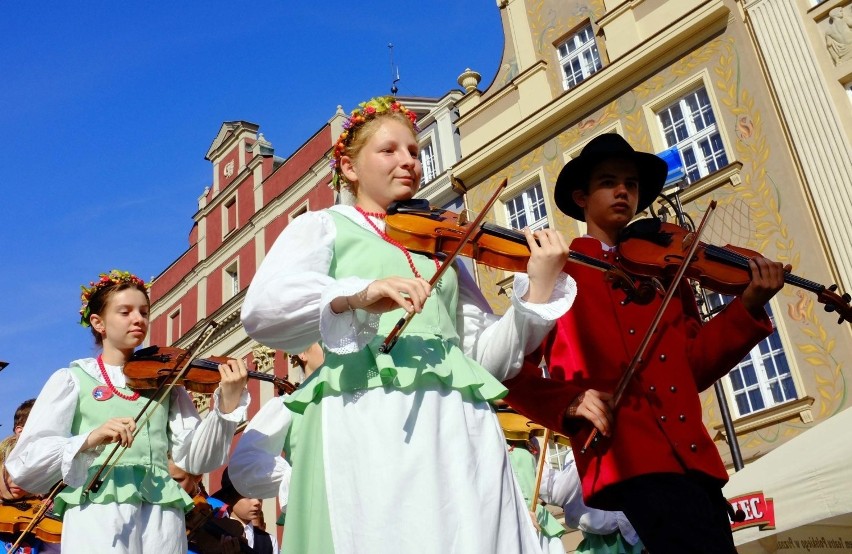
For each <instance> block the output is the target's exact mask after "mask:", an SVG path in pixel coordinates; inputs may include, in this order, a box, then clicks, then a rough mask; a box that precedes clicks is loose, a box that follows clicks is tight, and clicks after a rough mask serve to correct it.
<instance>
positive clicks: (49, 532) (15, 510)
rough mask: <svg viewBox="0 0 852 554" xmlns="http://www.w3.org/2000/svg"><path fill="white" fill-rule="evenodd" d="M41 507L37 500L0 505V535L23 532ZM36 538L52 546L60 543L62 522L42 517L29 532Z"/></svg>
mask: <svg viewBox="0 0 852 554" xmlns="http://www.w3.org/2000/svg"><path fill="white" fill-rule="evenodd" d="M41 507H42V501H41V500H39V499H37V498H27V499H21V500H15V501H12V502H8V503H3V504H0V533H12V534H17V533H21V532H22V531H25V530H26V529H27V527H29V526H30V524H31V523H32V521H33V519H35V518H36V516H37V514H38V512H39V510H40V509H41ZM30 534H31V535H34V536H35V537H36V538H38V539H40V540H42V541H44V542H49V543H53V544H58V543H60V542H62V522H61V521H59V520H58V519H57V518H56V517H55V516H51V515H47V516H45V517H43V518H42V519H41V520H40V521H39V522H38V524H37V525H36V527H35V529H33V530H32V531H30Z"/></svg>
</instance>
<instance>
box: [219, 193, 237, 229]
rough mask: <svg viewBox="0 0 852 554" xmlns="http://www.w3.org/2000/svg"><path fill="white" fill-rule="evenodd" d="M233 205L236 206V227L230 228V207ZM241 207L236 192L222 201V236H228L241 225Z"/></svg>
mask: <svg viewBox="0 0 852 554" xmlns="http://www.w3.org/2000/svg"><path fill="white" fill-rule="evenodd" d="M231 206H234V228H233V229H228V208H229V207H231ZM239 207H240V206H239V204H238V203H237V195H236V194H235V195H233V196H231V197H230V198H228V199H227V200H225V201H224V202H222V238H225V237H227V236H228V235H230V234H231V233H233V232H234V231H236V230H237V228H238V227H239V226H240V212H239Z"/></svg>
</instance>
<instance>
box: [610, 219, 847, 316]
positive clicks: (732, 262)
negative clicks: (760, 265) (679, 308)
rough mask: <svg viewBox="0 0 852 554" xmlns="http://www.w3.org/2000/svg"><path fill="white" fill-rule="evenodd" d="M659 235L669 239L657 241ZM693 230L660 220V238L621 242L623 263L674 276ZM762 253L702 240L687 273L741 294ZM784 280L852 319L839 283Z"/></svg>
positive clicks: (639, 270) (636, 272)
mask: <svg viewBox="0 0 852 554" xmlns="http://www.w3.org/2000/svg"><path fill="white" fill-rule="evenodd" d="M659 236H663V237H665V239H666V240H657V239H658V238H659ZM693 237H694V235H693V233H691V232H690V231H687V230H686V229H683V228H681V227H679V226H677V225H674V224H672V223H665V222H660V224H659V231H658V237H655V240H645V239H644V238H643V237H641V236H639V237H635V238H628V239H627V240H623V241H621V242H620V243H619V245H618V258H619V260H618V261H619V265H620V266H621V267H622V268H623V269H624V270H625V271H626V272H628V273H631V274H634V275H643V276H649V277H661V278H668V277H671V276H672V275H673V274H674V272H675V271H677V269H678V267H679V266H680V263H681V262H682V261H683V259H684V257H685V255H686V253H687V251H688V250H689V247H690V245H691V244H692V241H693ZM760 255H761V254H760V253H759V252H755V251H753V250H748V249H746V248H740V247H738V246H731V245H726V246H715V245H712V244H706V243H703V242H700V243H699V245H698V248H697V250H696V252H695V255H694V256H693V257H692V259H691V260H690V262H689V265H688V266H687V267H686V272H685V276H686V277H688V278H690V279H693V280H695V281H698V282H699V283H700V284H701V286H703V287H706V288H708V289H710V290H714V291H716V292H719V293H722V294H729V295H740V294H742V292H743V291H744V290H745V289H746V287H747V286H748V284H749V283H750V282H751V271H750V269H749V264H748V261H749V259H751V258H754V257H756V256H760ZM784 282H785V283H789V284H791V285H794V286H797V287H801V288H803V289H805V290H809V291H811V292H813V293H814V294H816V295H817V299H818V300H819V302H821V303H822V304H825V309H826V311H828V312H833V311H836V312H837V313H838V314H839V315H840V320H839V321H838V323H840V322H842V321H844V320H845V321H852V308H850V306H849V301H850V296H849V294H844V295H842V296H841V295H840V294H837V293H836V292H835V290H836V289H837V286H836V285H832V286H831V287H829V288H826V287H825V286H824V285H821V284H819V283H815V282H813V281H808V280H807V279H803V278H801V277H798V276H796V275H793V274H791V273H788V274H786V275H785V277H784Z"/></svg>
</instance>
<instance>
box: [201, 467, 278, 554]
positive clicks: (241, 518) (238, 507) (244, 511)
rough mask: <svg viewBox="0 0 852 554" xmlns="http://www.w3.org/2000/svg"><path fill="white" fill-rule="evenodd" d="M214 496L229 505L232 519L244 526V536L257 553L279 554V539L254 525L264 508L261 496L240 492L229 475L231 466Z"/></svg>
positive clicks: (223, 475)
mask: <svg viewBox="0 0 852 554" xmlns="http://www.w3.org/2000/svg"><path fill="white" fill-rule="evenodd" d="M212 496H213V498H216V499H218V500H221V501H222V502H224V503H225V504H227V505H228V506H229V509H230V514H231V516H230V517H231V519H233V520H236V521H238V522H240V524H242V526H243V536H244V537H245V539H246V541H247V542H248V545H249V547H251V548H252V551H253V552H256V553H257V554H273V553H274V554H277V553H278V540H277V539H276V538H275V537H274V536H273V535H270V534H269V533H267V532H266V531H264V530H263V529H261V528H258V527H255V526H254V520H255V519H257V518H258V517H259V516H260V514H261V513H262V512H261V509H262V504H261V500H260V499H259V498H247V497H245V496H243V495H242V494H240V492H239V491H237V489H236V488H234V485H233V483H232V482H231V479H230V477H229V468H225V472H224V473H223V474H222V488H221V489H219V490H218V491H216V492H215V493H213V495H212Z"/></svg>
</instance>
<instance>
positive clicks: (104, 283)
mask: <svg viewBox="0 0 852 554" xmlns="http://www.w3.org/2000/svg"><path fill="white" fill-rule="evenodd" d="M122 283H125V284H128V285H136V286H140V287H144V288H146V289H147V288H148V287H150V286H151V285H150V284H148V285H146V284H145V281H143V280H142V279H140V278H139V277H137V276H136V275H133V274H132V273H130V272H129V271H120V270H118V269H113V270H112V271H110V272H109V273H101V274H100V279H98V280H97V281H90V282H89V286H88V287H86V285H80V288H81V289H82V290H83V293H82V294H81V295H80V300H81V301H82V302H83V306H82V307H81V308H80V325H82V326H83V327H90V326H91V323H89V316H91V315H92V312H91V310H90V309H89V300H91V299H92V296H94V294H95V293H96V292H97V291H98V290H99V289H102V288H104V287H109V286H111V285H120V284H122Z"/></svg>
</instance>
